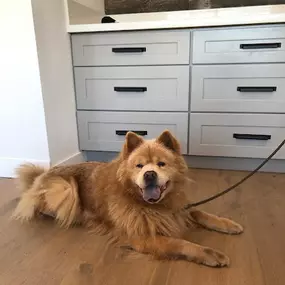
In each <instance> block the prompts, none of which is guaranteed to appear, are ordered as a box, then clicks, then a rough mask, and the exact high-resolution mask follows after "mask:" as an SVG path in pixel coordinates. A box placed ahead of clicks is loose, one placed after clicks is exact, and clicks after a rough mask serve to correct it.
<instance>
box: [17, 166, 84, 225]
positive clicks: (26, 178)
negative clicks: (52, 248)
mask: <svg viewBox="0 0 285 285" xmlns="http://www.w3.org/2000/svg"><path fill="white" fill-rule="evenodd" d="M16 173H17V179H18V185H19V188H20V189H21V190H22V192H23V193H22V197H21V199H20V201H19V203H18V206H17V207H16V209H15V212H14V214H13V218H15V219H18V220H21V221H29V220H31V219H32V218H34V216H35V215H36V213H42V214H46V215H50V216H52V217H54V218H55V219H56V220H57V222H58V223H59V224H60V225H61V226H64V227H69V226H71V225H72V224H73V223H75V222H77V216H78V212H79V211H80V206H79V196H78V192H77V191H78V186H77V183H76V181H75V179H74V178H73V177H70V179H69V181H67V180H66V179H64V178H62V177H60V176H57V175H56V176H50V177H49V178H48V179H47V177H46V178H45V176H46V175H45V173H46V170H45V169H44V168H43V167H39V166H35V165H32V164H25V165H22V166H20V167H19V168H18V169H17V170H16Z"/></svg>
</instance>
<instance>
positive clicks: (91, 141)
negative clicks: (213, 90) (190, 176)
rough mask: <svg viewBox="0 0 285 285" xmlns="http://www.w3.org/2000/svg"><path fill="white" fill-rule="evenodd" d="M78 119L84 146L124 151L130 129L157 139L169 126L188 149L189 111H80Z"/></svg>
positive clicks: (94, 148)
mask: <svg viewBox="0 0 285 285" xmlns="http://www.w3.org/2000/svg"><path fill="white" fill-rule="evenodd" d="M77 120H78V131H79V144H80V149H81V150H97V151H120V150H121V148H122V146H123V143H124V140H125V135H126V133H127V131H134V132H137V133H138V134H139V135H141V136H143V137H144V138H145V139H153V138H156V137H157V136H158V135H159V134H160V133H162V132H163V131H164V130H166V129H168V130H169V131H171V132H172V133H173V134H174V135H175V136H176V137H177V139H178V140H179V141H180V143H181V149H182V152H183V153H184V154H186V153H187V140H188V138H187V133H188V114H187V113H147V112H136V113H133V112H96V111H78V112H77Z"/></svg>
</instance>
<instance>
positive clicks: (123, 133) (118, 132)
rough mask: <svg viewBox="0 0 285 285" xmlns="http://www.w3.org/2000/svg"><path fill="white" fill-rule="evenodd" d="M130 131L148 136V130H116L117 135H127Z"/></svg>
mask: <svg viewBox="0 0 285 285" xmlns="http://www.w3.org/2000/svg"><path fill="white" fill-rule="evenodd" d="M128 132H133V133H135V134H137V135H139V136H146V135H147V131H131V130H116V135H118V136H125V135H126V134H127V133H128Z"/></svg>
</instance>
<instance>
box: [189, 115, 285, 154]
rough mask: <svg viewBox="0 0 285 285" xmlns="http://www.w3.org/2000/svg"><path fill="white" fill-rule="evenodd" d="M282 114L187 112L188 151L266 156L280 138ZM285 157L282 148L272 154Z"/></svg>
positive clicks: (284, 132)
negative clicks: (188, 128)
mask: <svg viewBox="0 0 285 285" xmlns="http://www.w3.org/2000/svg"><path fill="white" fill-rule="evenodd" d="M284 137H285V115H270V114H263V115H260V114H248V115H243V114H191V116H190V137H189V154H191V155H202V156H221V157H250V158H266V157H268V156H269V155H270V154H271V152H272V151H273V150H274V149H275V148H276V147H277V146H278V145H279V144H280V143H281V142H282V141H283V140H284ZM274 158H275V159H276V158H277V159H284V158H285V148H282V149H281V150H280V151H279V152H278V153H277V154H276V155H275V156H274Z"/></svg>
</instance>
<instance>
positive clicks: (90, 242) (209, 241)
mask: <svg viewBox="0 0 285 285" xmlns="http://www.w3.org/2000/svg"><path fill="white" fill-rule="evenodd" d="M189 175H190V176H191V177H192V178H194V179H195V180H196V181H197V184H195V187H194V189H193V190H189V191H193V195H194V196H195V198H196V199H199V198H202V197H206V196H207V195H209V194H213V193H215V192H217V191H218V190H221V189H224V188H225V187H227V186H228V185H231V184H233V183H234V182H235V181H237V180H239V179H240V178H241V177H242V176H243V175H245V173H242V172H230V171H228V172H226V171H214V170H203V171H202V170H191V171H190V172H189ZM18 195H19V193H18V192H17V190H16V188H15V186H14V182H13V180H9V179H0V284H1V285H10V284H11V285H19V284H27V285H39V284H41V285H44V284H48V285H54V284H56V285H75V284H78V285H79V284H80V285H84V284H94V285H97V284H100V285H101V284H119V285H124V284H126V285H127V284H130V285H139V284H145V285H146V284H151V285H164V284H167V285H178V284H179V285H184V284H185V285H186V284H187V285H189V284H194V285H196V284H198V285H199V284H203V285H204V284H205V285H241V284H242V285H284V284H285V274H284V271H285V175H281V174H257V175H255V176H254V177H253V178H252V179H251V180H249V181H248V182H246V183H245V184H243V185H242V186H241V187H239V188H238V189H237V191H235V192H233V193H230V194H228V195H227V196H225V197H222V198H220V199H219V200H217V201H215V202H212V203H211V204H209V205H207V206H205V207H203V208H204V209H207V210H209V211H211V212H213V213H216V214H219V215H223V216H227V217H231V218H234V219H235V220H236V221H238V222H240V223H241V224H243V225H244V227H245V232H244V234H243V235H241V236H227V235H222V234H218V233H215V232H207V231H205V230H202V229H201V230H196V231H195V232H193V233H192V234H191V240H192V241H195V242H199V243H200V244H203V245H207V246H212V247H215V248H217V249H220V250H222V251H224V252H226V253H227V254H228V255H229V256H230V258H231V266H230V268H223V269H212V268H207V267H204V266H199V265H196V264H192V263H188V262H185V261H175V262H161V261H153V260H149V257H146V256H139V257H136V258H134V257H133V256H132V255H129V254H126V253H124V252H123V251H121V250H120V249H117V248H109V247H108V246H107V245H106V243H105V238H104V237H97V236H94V235H92V234H90V233H89V232H87V231H86V230H84V229H82V228H74V229H71V230H67V231H66V230H61V229H59V228H57V227H56V226H54V225H53V223H52V222H51V221H49V220H42V221H38V222H35V223H32V224H29V225H21V224H19V223H18V222H16V221H11V220H10V215H11V212H12V210H13V209H14V207H15V205H16V203H17V197H18Z"/></svg>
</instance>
